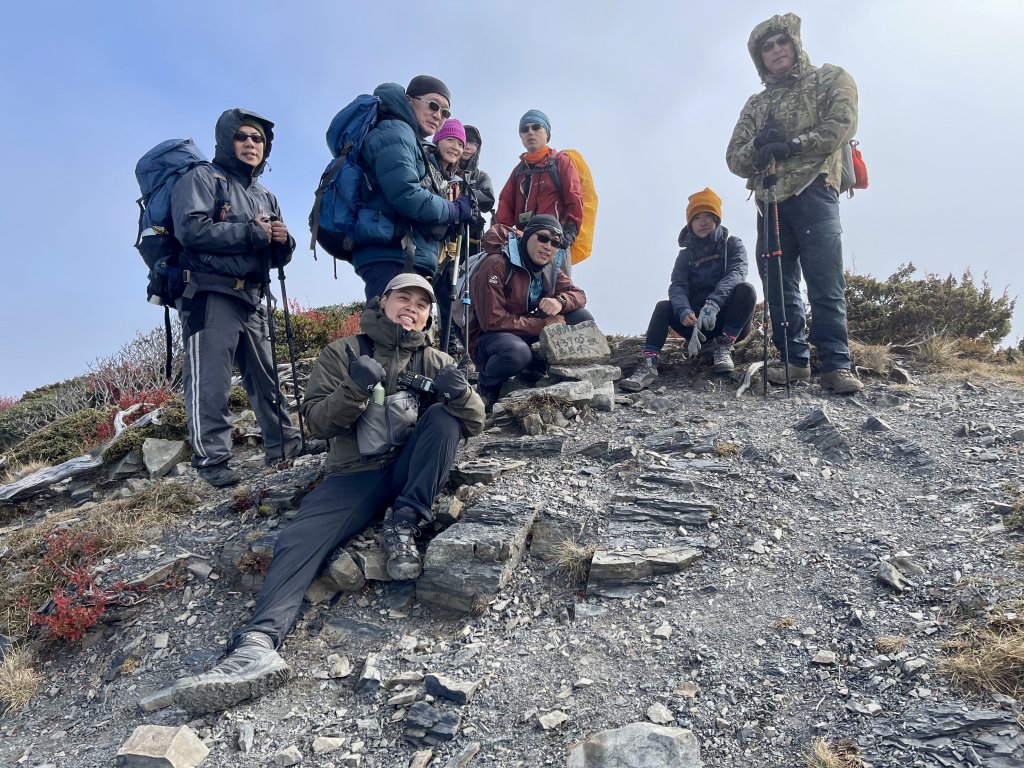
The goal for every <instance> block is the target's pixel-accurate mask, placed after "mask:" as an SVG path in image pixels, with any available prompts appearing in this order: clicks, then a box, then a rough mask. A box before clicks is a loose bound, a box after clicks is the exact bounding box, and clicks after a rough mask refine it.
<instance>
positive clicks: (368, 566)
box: [352, 547, 391, 581]
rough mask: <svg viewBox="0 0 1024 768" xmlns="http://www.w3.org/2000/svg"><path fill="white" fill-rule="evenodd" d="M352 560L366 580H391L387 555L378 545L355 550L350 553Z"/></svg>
mask: <svg viewBox="0 0 1024 768" xmlns="http://www.w3.org/2000/svg"><path fill="white" fill-rule="evenodd" d="M352 560H353V561H354V562H355V564H356V567H357V568H358V569H359V570H360V571H361V572H362V574H363V578H365V579H366V580H367V581H391V577H390V576H388V557H387V555H386V554H385V553H384V550H382V549H380V548H379V547H374V548H372V549H359V550H356V551H355V552H353V553H352Z"/></svg>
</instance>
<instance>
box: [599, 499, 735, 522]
mask: <svg viewBox="0 0 1024 768" xmlns="http://www.w3.org/2000/svg"><path fill="white" fill-rule="evenodd" d="M612 504H613V505H614V506H612V508H611V509H610V510H609V511H608V517H609V519H611V520H618V521H629V522H638V523H660V524H662V525H667V526H672V527H675V526H677V525H689V526H704V525H707V524H708V522H710V520H711V518H712V517H717V515H718V507H717V506H715V505H714V504H704V503H701V502H697V501H686V500H685V499H670V498H665V497H663V496H641V495H639V494H631V493H617V494H615V495H614V496H613V497H612Z"/></svg>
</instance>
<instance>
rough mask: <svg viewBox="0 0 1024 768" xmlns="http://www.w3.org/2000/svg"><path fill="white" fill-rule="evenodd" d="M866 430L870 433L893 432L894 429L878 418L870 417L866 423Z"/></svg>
mask: <svg viewBox="0 0 1024 768" xmlns="http://www.w3.org/2000/svg"><path fill="white" fill-rule="evenodd" d="M864 429H866V430H868V432H892V427H890V426H889V424H888V423H886V422H885V421H882V419H880V418H878V417H877V416H868V420H867V421H865V422H864Z"/></svg>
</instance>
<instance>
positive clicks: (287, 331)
mask: <svg viewBox="0 0 1024 768" xmlns="http://www.w3.org/2000/svg"><path fill="white" fill-rule="evenodd" d="M277 279H278V281H279V282H280V283H281V306H282V307H283V308H284V337H285V339H287V341H288V358H289V359H290V361H291V364H292V389H293V390H294V393H295V413H297V414H298V416H299V446H300V447H299V452H300V453H305V452H306V429H305V427H304V426H303V425H302V399H301V398H300V397H299V374H298V371H297V369H296V366H295V337H294V336H293V335H292V317H291V313H290V312H289V311H288V291H287V290H286V289H285V287H284V267H278V268H277ZM282 442H283V441H282Z"/></svg>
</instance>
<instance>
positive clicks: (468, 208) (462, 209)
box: [448, 195, 473, 224]
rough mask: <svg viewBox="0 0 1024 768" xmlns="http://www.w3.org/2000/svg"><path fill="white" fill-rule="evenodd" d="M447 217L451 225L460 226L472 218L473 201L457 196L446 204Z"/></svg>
mask: <svg viewBox="0 0 1024 768" xmlns="http://www.w3.org/2000/svg"><path fill="white" fill-rule="evenodd" d="M448 217H449V222H450V223H452V224H461V223H462V222H464V221H469V220H470V219H471V218H472V217H473V200H472V198H470V197H468V196H466V195H459V196H458V197H457V198H455V199H454V200H452V201H450V202H449V203H448Z"/></svg>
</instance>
